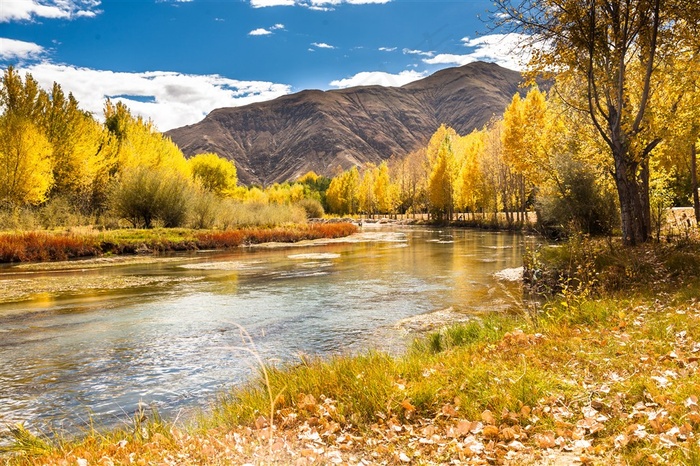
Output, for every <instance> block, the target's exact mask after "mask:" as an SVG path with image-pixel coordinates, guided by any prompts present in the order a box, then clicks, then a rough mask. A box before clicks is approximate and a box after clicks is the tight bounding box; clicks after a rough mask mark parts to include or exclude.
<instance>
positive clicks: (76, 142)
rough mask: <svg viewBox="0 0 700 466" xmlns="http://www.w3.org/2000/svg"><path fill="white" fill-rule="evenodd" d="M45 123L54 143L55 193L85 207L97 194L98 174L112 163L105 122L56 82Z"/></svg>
mask: <svg viewBox="0 0 700 466" xmlns="http://www.w3.org/2000/svg"><path fill="white" fill-rule="evenodd" d="M43 126H44V128H45V130H46V136H47V137H48V139H49V141H50V142H51V145H52V147H53V175H54V180H55V184H54V186H53V190H52V192H53V193H56V194H62V195H69V196H70V197H71V198H72V200H73V201H74V202H77V203H79V204H80V205H81V206H82V207H83V208H85V207H88V206H90V204H91V203H92V201H93V198H94V191H95V188H96V178H97V177H98V174H99V173H100V172H102V171H103V170H104V169H105V166H106V165H108V164H109V163H110V160H109V159H110V155H111V154H110V151H109V146H108V145H107V144H105V142H106V141H105V139H106V135H105V134H104V129H103V128H102V125H100V124H99V123H97V122H96V121H95V120H94V118H92V116H91V115H90V114H88V113H86V112H84V111H82V110H80V108H79V107H78V101H77V100H76V99H75V98H74V97H73V95H71V94H69V95H68V98H66V97H65V95H64V94H63V91H62V90H61V87H60V86H59V85H58V84H56V83H54V86H53V89H52V91H51V99H50V103H49V104H48V105H47V111H46V114H45V115H44V117H43Z"/></svg>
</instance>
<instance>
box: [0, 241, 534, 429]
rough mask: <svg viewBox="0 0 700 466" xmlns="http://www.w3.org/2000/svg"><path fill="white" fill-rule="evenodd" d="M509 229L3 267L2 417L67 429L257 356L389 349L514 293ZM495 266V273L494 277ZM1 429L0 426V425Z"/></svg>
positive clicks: (160, 406)
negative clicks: (508, 272)
mask: <svg viewBox="0 0 700 466" xmlns="http://www.w3.org/2000/svg"><path fill="white" fill-rule="evenodd" d="M523 250H524V238H523V237H522V236H521V235H513V234H508V233H492V232H482V231H471V230H452V229H447V230H445V229H443V230H438V229H420V228H391V229H379V228H376V227H373V228H367V227H365V229H364V230H363V231H362V232H361V233H360V234H358V235H354V236H353V237H351V238H349V239H343V240H339V241H328V242H325V243H323V244H315V245H312V246H307V247H294V248H255V249H245V250H236V251H233V252H231V251H229V252H204V253H201V252H200V253H192V254H187V255H175V256H167V257H161V258H156V259H153V258H141V257H132V258H115V259H109V258H108V259H98V260H88V261H74V262H69V263H57V264H29V265H21V266H10V267H3V268H0V426H6V425H8V424H14V423H17V422H24V423H25V425H26V426H27V427H29V428H32V429H35V430H39V431H41V432H44V433H47V434H49V435H50V434H51V432H56V431H59V432H68V433H75V432H80V431H81V430H84V429H87V428H88V426H89V425H90V423H91V422H92V423H93V424H95V425H97V426H101V427H111V426H115V425H120V424H123V423H126V422H128V420H129V419H130V417H131V416H132V415H133V413H134V412H135V411H136V409H137V406H138V404H139V403H140V402H143V403H146V404H148V405H150V406H153V407H155V408H157V410H158V412H159V413H160V414H161V415H163V416H164V417H166V418H169V419H173V418H175V417H176V416H186V414H187V412H188V411H189V410H191V409H193V408H201V407H206V405H207V404H208V403H210V402H211V401H212V400H213V399H214V398H215V396H216V394H217V393H219V392H220V391H222V390H224V389H226V388H228V387H231V386H234V385H236V384H240V383H242V382H244V381H245V380H246V379H247V378H248V377H249V376H250V374H251V372H252V371H254V369H252V365H253V362H254V361H253V357H252V356H251V355H250V354H248V353H247V352H245V351H242V350H240V349H237V348H236V347H240V346H241V345H242V341H241V336H240V328H239V326H242V327H244V328H245V329H246V330H247V331H248V332H249V334H250V335H251V337H252V339H253V341H254V344H255V345H256V350H257V351H258V352H259V353H260V354H261V355H262V356H263V358H265V359H266V360H272V361H282V362H290V361H294V360H298V357H299V355H300V354H307V355H329V354H334V353H351V352H357V351H363V350H366V349H368V348H378V349H382V350H386V351H390V352H395V351H400V350H401V349H402V348H404V347H405V345H406V343H407V342H408V341H409V340H410V339H411V338H413V337H414V335H415V331H416V330H425V329H426V328H431V326H435V325H438V324H440V323H443V322H444V321H454V320H465V319H468V318H470V315H473V314H474V313H475V312H488V311H492V310H497V309H502V308H504V307H508V306H509V305H512V303H513V301H514V300H517V295H518V294H519V285H518V283H517V282H509V281H508V280H503V279H500V278H498V277H499V275H498V274H497V272H500V271H503V270H504V269H510V268H517V267H519V266H520V265H521V264H522V253H523ZM495 274H496V275H495ZM0 429H1V428H0Z"/></svg>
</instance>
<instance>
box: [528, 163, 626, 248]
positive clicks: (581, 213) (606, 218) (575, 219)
mask: <svg viewBox="0 0 700 466" xmlns="http://www.w3.org/2000/svg"><path fill="white" fill-rule="evenodd" d="M557 172H558V176H559V179H560V184H559V187H558V189H557V191H556V192H550V193H540V194H539V195H538V196H537V201H536V204H535V209H536V211H537V222H538V225H539V227H540V229H541V231H542V232H543V233H544V234H545V235H547V236H551V237H560V236H568V235H570V234H572V233H584V234H590V235H610V234H612V232H613V230H615V228H617V227H618V225H619V219H620V215H619V210H618V207H617V198H616V195H615V192H614V190H612V189H610V188H609V187H608V186H607V185H605V184H604V182H601V181H600V179H599V178H600V177H599V176H598V175H597V174H596V172H595V170H592V169H591V167H589V166H587V165H586V164H585V163H583V162H581V161H577V160H572V159H568V158H562V160H561V161H560V162H559V163H558V164H557Z"/></svg>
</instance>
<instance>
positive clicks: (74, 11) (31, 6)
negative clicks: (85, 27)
mask: <svg viewBox="0 0 700 466" xmlns="http://www.w3.org/2000/svg"><path fill="white" fill-rule="evenodd" d="M100 3H101V2H100V0H47V1H38V0H2V4H1V5H0V23H2V22H9V21H31V20H34V19H35V18H52V19H74V18H81V17H88V18H90V17H94V16H97V15H98V14H99V13H100V10H99V6H100Z"/></svg>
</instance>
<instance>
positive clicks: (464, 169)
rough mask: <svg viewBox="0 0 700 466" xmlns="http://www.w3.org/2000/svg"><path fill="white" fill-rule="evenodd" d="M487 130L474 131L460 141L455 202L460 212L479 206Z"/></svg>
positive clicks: (474, 209)
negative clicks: (482, 160) (482, 159)
mask: <svg viewBox="0 0 700 466" xmlns="http://www.w3.org/2000/svg"><path fill="white" fill-rule="evenodd" d="M485 133H486V132H485V131H476V130H475V131H473V132H472V133H471V134H468V135H466V136H463V137H461V138H460V141H459V149H458V151H457V157H458V159H459V171H458V173H457V179H456V181H455V196H454V197H455V204H456V207H457V208H458V209H459V211H460V212H466V211H471V212H475V211H476V210H477V208H478V198H479V180H480V178H481V173H480V171H479V160H480V159H481V157H482V154H483V152H484V138H485Z"/></svg>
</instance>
